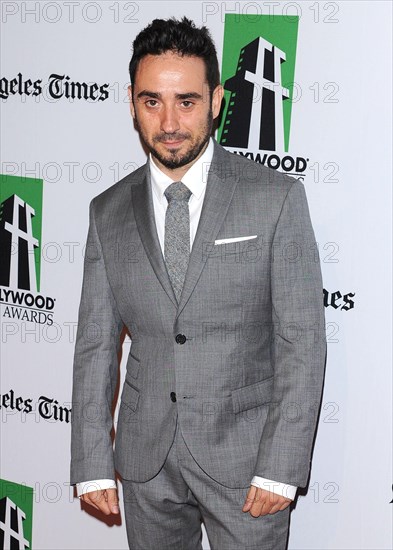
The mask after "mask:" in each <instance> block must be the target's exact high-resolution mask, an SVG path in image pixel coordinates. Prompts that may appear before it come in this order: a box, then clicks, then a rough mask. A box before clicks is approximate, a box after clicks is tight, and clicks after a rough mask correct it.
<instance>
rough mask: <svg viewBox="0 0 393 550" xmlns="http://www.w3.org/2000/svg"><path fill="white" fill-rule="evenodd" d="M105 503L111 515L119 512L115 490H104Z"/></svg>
mask: <svg viewBox="0 0 393 550" xmlns="http://www.w3.org/2000/svg"><path fill="white" fill-rule="evenodd" d="M106 501H107V504H108V508H109V510H110V511H111V512H112V514H118V513H119V512H120V508H119V499H118V496H117V489H107V490H106Z"/></svg>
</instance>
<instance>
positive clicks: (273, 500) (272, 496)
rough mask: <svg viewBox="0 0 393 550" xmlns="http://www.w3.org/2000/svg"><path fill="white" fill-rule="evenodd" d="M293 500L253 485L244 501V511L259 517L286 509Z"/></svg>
mask: <svg viewBox="0 0 393 550" xmlns="http://www.w3.org/2000/svg"><path fill="white" fill-rule="evenodd" d="M291 502H292V500H291V499H290V498H286V497H282V496H281V495H277V494H276V493H273V492H271V491H266V490H265V489H260V488H259V487H254V485H251V487H250V488H249V490H248V493H247V497H246V500H245V501H244V506H243V512H250V514H251V515H252V516H253V517H254V518H257V517H259V516H266V515H267V514H275V513H276V512H278V511H280V510H285V508H286V507H287V506H289V505H290V504H291Z"/></svg>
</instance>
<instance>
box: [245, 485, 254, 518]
mask: <svg viewBox="0 0 393 550" xmlns="http://www.w3.org/2000/svg"><path fill="white" fill-rule="evenodd" d="M256 492H257V487H254V485H251V486H250V488H249V490H248V492H247V496H246V500H245V501H244V505H243V512H248V511H249V509H250V508H251V506H252V505H253V502H254V498H255V495H256Z"/></svg>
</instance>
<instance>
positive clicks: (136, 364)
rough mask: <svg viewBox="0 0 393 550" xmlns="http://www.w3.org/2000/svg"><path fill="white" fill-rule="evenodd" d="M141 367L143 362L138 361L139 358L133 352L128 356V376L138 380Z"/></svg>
mask: <svg viewBox="0 0 393 550" xmlns="http://www.w3.org/2000/svg"><path fill="white" fill-rule="evenodd" d="M140 366H141V361H140V359H138V357H135V355H133V354H132V353H131V352H130V353H129V354H128V360H127V374H129V375H130V376H132V378H135V380H136V379H137V378H138V374H139V369H140Z"/></svg>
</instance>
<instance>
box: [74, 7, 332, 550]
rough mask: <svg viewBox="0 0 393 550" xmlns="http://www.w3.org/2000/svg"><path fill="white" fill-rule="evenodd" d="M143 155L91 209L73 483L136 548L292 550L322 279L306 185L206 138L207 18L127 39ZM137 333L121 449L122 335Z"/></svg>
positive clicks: (317, 394) (312, 400) (213, 96)
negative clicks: (205, 545)
mask: <svg viewBox="0 0 393 550" xmlns="http://www.w3.org/2000/svg"><path fill="white" fill-rule="evenodd" d="M133 46H134V50H133V57H132V59H131V62H130V78H131V86H130V88H129V97H130V108H131V114H132V117H133V119H134V121H135V125H136V127H137V129H138V131H139V134H140V137H141V139H142V141H143V143H144V145H145V146H146V148H147V149H148V151H149V153H150V154H149V160H148V162H147V163H146V165H145V166H142V167H141V168H139V169H137V170H136V171H134V172H133V173H131V174H129V175H128V176H126V177H125V178H123V179H122V180H121V181H119V182H118V183H116V184H115V185H113V186H112V187H111V188H109V189H108V190H106V191H105V192H103V193H102V194H101V195H99V196H98V197H96V198H95V199H93V201H92V203H91V206H90V227H89V234H88V242H87V248H86V260H85V271H84V280H83V289H82V298H81V305H80V312H79V325H78V334H77V342H76V350H75V361H74V385H73V421H72V465H71V482H72V483H77V484H78V494H79V495H81V498H82V499H83V500H84V501H85V502H86V503H89V504H90V505H92V506H94V507H95V508H98V509H100V510H101V511H103V512H104V513H105V514H110V513H118V511H119V509H118V502H117V492H116V485H115V483H114V481H113V480H114V478H115V469H116V470H117V471H118V473H119V474H120V476H121V477H122V483H123V492H124V506H125V516H126V525H127V535H128V541H129V546H130V548H133V549H134V548H135V549H136V548H138V549H144V550H148V549H150V548H159V549H160V550H161V549H166V548H176V549H181V548H184V549H187V550H194V549H200V548H201V529H200V523H201V521H203V522H204V524H205V527H206V531H207V534H208V537H209V542H210V546H211V548H213V549H220V550H228V549H232V548H233V549H236V550H238V549H240V548H258V549H266V550H272V549H276V550H282V549H284V548H285V546H286V541H287V535H288V525H289V504H290V502H291V501H292V500H293V498H294V495H295V492H296V487H298V486H304V485H306V483H307V478H308V475H309V468H310V456H311V449H312V441H313V437H314V432H315V428H316V423H317V415H318V408H319V404H320V399H321V391H322V384H323V372H324V361H325V352H326V342H325V337H324V313H323V303H322V280H321V272H320V265H319V260H318V257H317V253H316V249H315V238H314V234H313V230H312V226H311V222H310V218H309V212H308V207H307V201H306V197H305V193H304V188H303V185H302V184H301V183H300V182H299V181H297V180H295V179H294V178H290V177H287V176H284V175H282V174H280V173H278V172H275V171H272V170H270V169H268V168H265V167H263V166H261V165H258V164H256V163H252V162H250V161H248V160H246V159H244V158H242V157H239V156H237V155H232V154H230V153H228V152H227V151H225V150H224V149H223V148H222V147H221V146H219V145H218V144H217V143H216V142H215V141H214V140H213V139H212V138H211V137H210V136H211V133H212V126H213V121H214V119H216V118H217V116H218V114H219V112H220V108H221V101H222V97H223V89H222V86H221V85H220V83H219V82H220V81H219V70H218V62H217V56H216V51H215V48H214V45H213V43H212V41H211V37H210V35H209V33H208V31H207V29H206V28H204V27H203V28H202V29H198V28H196V27H195V25H194V24H193V23H192V22H191V21H189V20H187V19H186V18H183V20H182V21H176V20H175V19H170V20H168V21H163V20H155V21H153V23H152V24H151V25H149V26H148V27H147V28H146V29H144V30H143V31H142V32H141V33H140V34H139V35H138V36H137V38H136V40H135V41H134V44H133ZM123 326H126V327H127V329H128V330H129V332H130V335H131V338H132V346H131V351H130V354H129V357H128V361H127V373H126V378H125V383H124V386H123V389H122V395H121V405H120V410H119V417H118V424H117V433H116V442H115V451H114V453H113V450H112V440H111V436H110V432H111V428H112V415H111V409H112V401H113V396H114V392H115V387H116V381H117V367H118V361H117V353H118V351H119V336H120V333H121V331H122V328H123Z"/></svg>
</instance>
